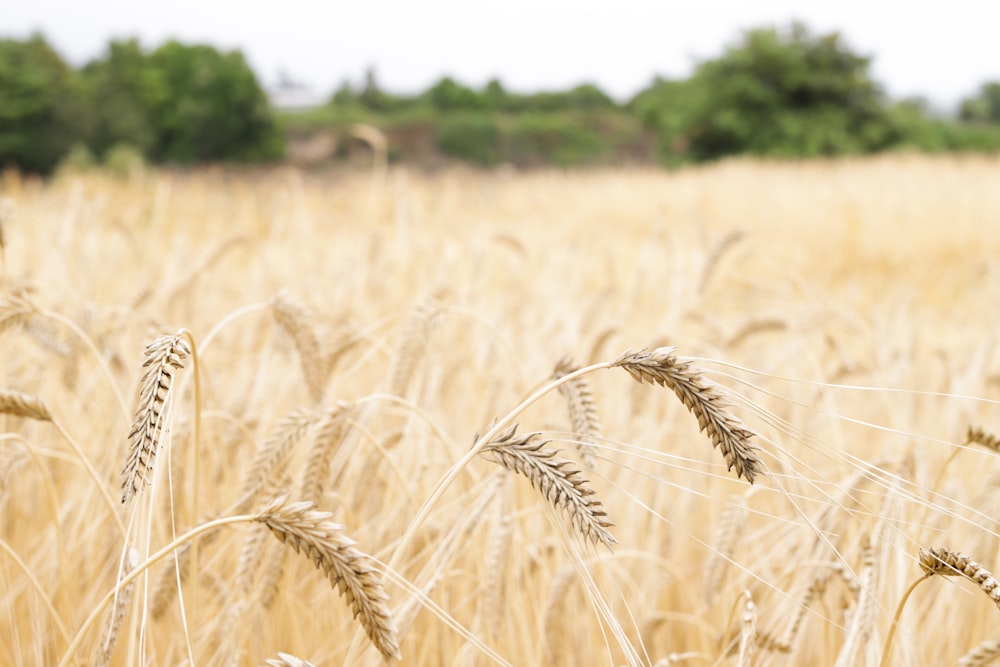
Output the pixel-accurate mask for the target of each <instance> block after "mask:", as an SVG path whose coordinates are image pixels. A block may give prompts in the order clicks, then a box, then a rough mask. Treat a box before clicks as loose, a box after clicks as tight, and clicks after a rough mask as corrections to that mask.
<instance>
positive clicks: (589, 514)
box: [476, 424, 617, 546]
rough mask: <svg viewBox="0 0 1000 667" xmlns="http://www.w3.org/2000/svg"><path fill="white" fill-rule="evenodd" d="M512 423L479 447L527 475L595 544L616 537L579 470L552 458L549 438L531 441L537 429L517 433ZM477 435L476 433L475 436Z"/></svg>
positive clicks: (513, 469)
mask: <svg viewBox="0 0 1000 667" xmlns="http://www.w3.org/2000/svg"><path fill="white" fill-rule="evenodd" d="M516 431H517V425H516V424H515V425H514V426H512V427H511V428H509V429H508V430H507V431H505V432H504V433H502V434H500V435H499V436H498V437H497V438H496V439H495V440H492V441H490V442H488V443H487V444H486V445H485V446H484V447H483V449H482V453H483V454H489V455H491V456H492V457H493V461H494V462H496V463H498V464H500V465H502V466H503V467H504V468H507V469H508V470H510V471H512V472H515V473H517V474H519V475H523V476H524V477H527V478H528V480H529V481H530V482H531V486H532V487H533V488H536V489H538V490H539V491H540V492H541V493H542V495H543V496H545V499H546V500H547V501H548V502H549V504H551V505H552V506H553V507H554V508H555V509H556V510H557V511H558V510H563V511H565V512H566V514H567V515H568V516H569V519H570V522H571V523H572V524H573V527H574V528H576V529H577V530H578V531H579V532H580V534H581V535H583V536H584V537H585V538H586V539H588V540H590V541H591V542H593V543H594V544H605V545H607V546H611V545H612V544H614V543H615V542H617V540H615V538H614V537H613V536H612V535H611V533H609V532H608V530H607V529H608V528H609V527H610V526H611V525H612V524H611V523H610V522H609V521H608V520H607V519H605V517H606V516H607V514H606V513H605V512H604V509H603V507H602V505H601V501H599V500H597V499H596V498H594V497H593V496H594V491H593V489H591V488H590V487H589V486H587V482H586V480H584V479H583V478H582V477H580V475H581V472H580V471H579V470H577V469H576V468H575V467H574V466H573V463H572V462H571V461H569V460H566V459H560V458H555V455H556V453H557V452H556V450H554V449H546V448H545V445H546V444H548V442H533V440H534V439H535V437H537V436H538V434H537V433H531V434H528V435H526V436H517V435H516ZM476 439H477V440H478V439H479V438H478V436H477V438H476Z"/></svg>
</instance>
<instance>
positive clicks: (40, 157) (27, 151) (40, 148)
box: [0, 35, 87, 172]
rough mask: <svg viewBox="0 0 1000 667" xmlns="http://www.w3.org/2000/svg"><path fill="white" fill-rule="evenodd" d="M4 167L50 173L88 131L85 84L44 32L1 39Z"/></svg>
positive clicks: (1, 161)
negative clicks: (83, 91) (19, 39)
mask: <svg viewBox="0 0 1000 667" xmlns="http://www.w3.org/2000/svg"><path fill="white" fill-rule="evenodd" d="M0 99H2V103H0V166H4V165H8V164H14V165H17V166H18V167H20V168H22V169H25V170H28V171H38V172H49V171H51V170H52V169H53V168H54V167H55V166H56V164H57V163H58V162H59V159H60V158H61V157H62V155H63V153H65V152H66V151H67V150H68V149H69V148H70V146H72V145H73V144H74V143H75V142H77V141H79V140H80V138H81V137H83V136H84V135H85V134H86V130H87V127H86V126H87V116H86V113H85V106H84V102H83V96H82V92H81V88H80V82H79V80H78V79H77V77H76V74H75V73H74V72H73V70H72V69H70V67H69V66H68V65H67V64H66V63H65V62H63V60H62V58H60V57H59V54H57V53H56V52H55V50H53V49H52V47H51V46H49V43H48V42H47V41H46V40H45V39H44V38H43V37H41V36H40V35H35V36H33V37H31V38H29V39H27V40H25V41H17V40H12V39H3V40H0Z"/></svg>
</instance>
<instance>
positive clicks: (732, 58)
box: [689, 24, 889, 159]
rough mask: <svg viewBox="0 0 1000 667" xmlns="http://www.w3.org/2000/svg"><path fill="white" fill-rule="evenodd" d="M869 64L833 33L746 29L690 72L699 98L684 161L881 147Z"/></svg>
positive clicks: (797, 27)
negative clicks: (719, 53)
mask: <svg viewBox="0 0 1000 667" xmlns="http://www.w3.org/2000/svg"><path fill="white" fill-rule="evenodd" d="M869 63H870V59H869V58H867V57H864V56H860V55H857V54H855V53H854V52H852V51H851V50H850V49H849V48H848V47H847V46H846V45H845V44H844V42H843V40H842V39H841V37H840V36H839V35H838V34H837V33H832V34H828V35H822V36H813V35H812V34H810V33H809V31H808V30H807V29H806V28H805V27H804V26H802V25H801V24H794V25H792V27H791V28H790V29H788V30H786V31H779V30H777V29H774V28H766V29H759V30H751V31H749V32H747V33H746V34H745V35H744V37H743V40H742V41H741V42H740V43H738V44H737V45H735V46H733V47H730V48H729V49H727V50H726V52H725V53H724V54H723V55H722V56H721V57H719V58H717V59H714V60H709V61H706V62H704V63H702V64H701V65H700V66H699V67H698V68H697V70H696V72H695V75H694V77H693V79H692V82H691V83H692V85H693V86H695V88H696V89H699V90H700V91H701V94H699V95H697V96H696V97H697V105H696V107H695V109H694V114H693V117H692V118H691V119H690V122H691V125H690V126H689V149H690V151H691V154H692V156H693V157H694V158H695V159H713V158H718V157H723V156H726V155H734V154H738V153H751V154H754V155H765V156H780V157H793V156H797V157H798V156H801V157H810V156H822V155H839V154H845V153H861V152H868V151H873V150H878V149H880V148H885V147H886V146H887V145H888V139H889V136H888V130H889V127H888V122H887V117H886V107H885V104H884V99H883V95H882V92H881V90H880V89H879V87H878V85H877V84H876V83H875V82H874V81H873V80H872V78H871V76H870V75H869V72H868V67H869Z"/></svg>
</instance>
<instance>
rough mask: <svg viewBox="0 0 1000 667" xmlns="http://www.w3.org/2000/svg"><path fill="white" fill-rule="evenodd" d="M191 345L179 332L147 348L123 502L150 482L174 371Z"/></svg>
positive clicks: (124, 483)
mask: <svg viewBox="0 0 1000 667" xmlns="http://www.w3.org/2000/svg"><path fill="white" fill-rule="evenodd" d="M190 354H191V347H190V345H189V344H188V342H187V341H186V340H185V339H184V337H183V336H182V335H181V334H175V335H173V336H161V337H160V338H157V339H156V340H154V341H153V342H152V343H150V344H149V345H148V346H147V347H146V361H145V362H144V363H143V367H144V368H145V369H146V373H145V374H144V375H143V378H142V383H141V387H140V389H139V402H138V407H136V411H135V417H134V419H133V421H132V432H131V433H129V436H128V437H129V450H128V455H127V457H126V459H125V466H124V467H123V468H122V491H123V493H122V503H124V504H125V505H126V506H128V505H129V504H130V502H131V500H132V498H133V497H135V496H136V495H137V494H138V493H139V492H140V491H141V490H142V487H143V485H146V484H150V483H152V472H153V465H154V464H155V462H156V452H157V449H158V448H159V446H160V440H161V438H162V436H163V429H164V427H165V426H166V421H167V414H166V413H167V410H168V405H169V399H170V390H171V388H172V387H173V381H174V372H175V371H176V370H177V369H178V368H183V366H184V363H183V362H184V360H185V359H186V358H187V357H188V355H190Z"/></svg>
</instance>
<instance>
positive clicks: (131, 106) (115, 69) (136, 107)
mask: <svg viewBox="0 0 1000 667" xmlns="http://www.w3.org/2000/svg"><path fill="white" fill-rule="evenodd" d="M83 78H84V81H85V82H86V84H87V89H88V93H89V97H90V100H91V108H92V110H93V111H92V115H93V128H92V131H91V136H90V142H89V143H90V147H91V148H92V149H93V150H94V151H95V152H96V153H98V154H103V153H104V152H106V151H107V150H108V149H110V148H111V147H112V146H115V145H118V144H128V145H131V146H133V147H134V148H135V149H137V150H138V151H139V152H141V153H142V154H143V155H149V154H150V153H151V152H152V151H153V150H154V149H155V148H156V147H157V144H158V136H157V130H158V128H157V123H156V119H155V118H152V117H151V116H150V114H151V113H152V112H153V110H155V109H158V108H160V107H162V106H163V105H164V104H166V102H167V99H168V96H169V91H168V89H167V85H166V82H165V81H164V80H163V78H162V76H161V73H160V71H159V70H157V69H155V68H153V67H152V66H151V63H150V59H149V56H147V55H146V54H145V53H144V52H143V51H142V48H141V47H140V46H139V43H138V42H137V41H135V40H134V39H133V40H128V41H113V42H111V44H109V45H108V50H107V53H106V54H105V55H104V57H102V58H101V59H100V60H95V61H94V62H91V63H90V64H88V65H87V66H86V67H85V68H84V69H83Z"/></svg>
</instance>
